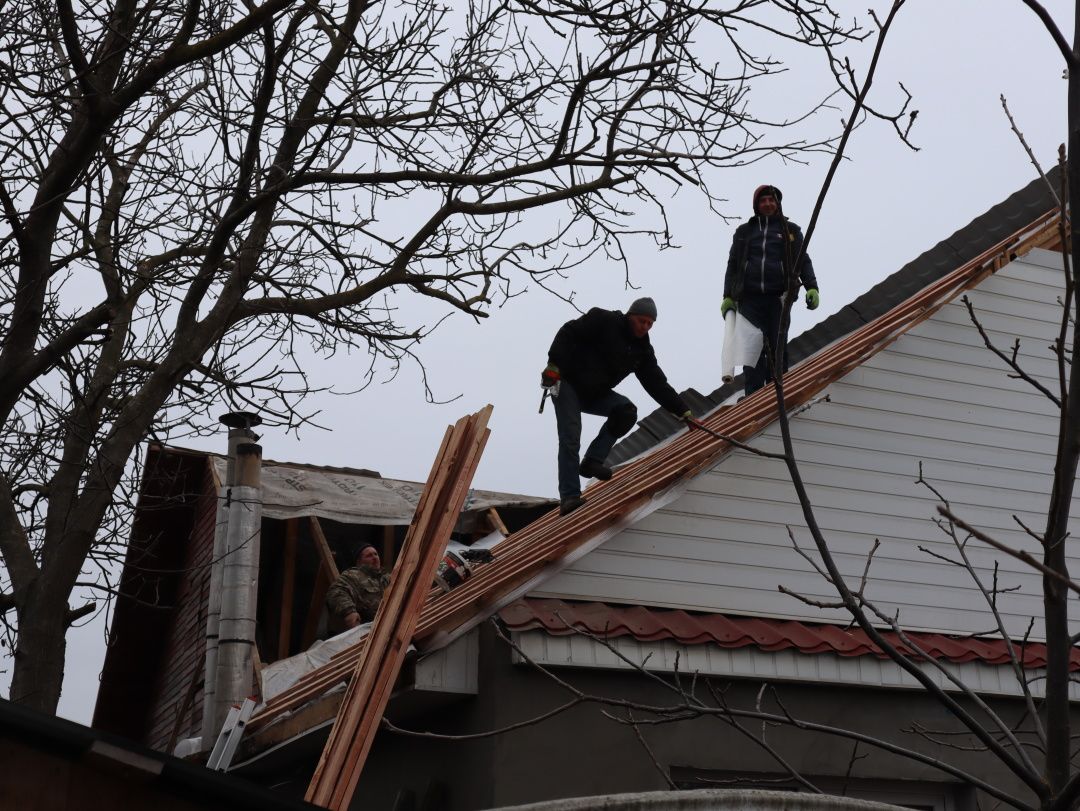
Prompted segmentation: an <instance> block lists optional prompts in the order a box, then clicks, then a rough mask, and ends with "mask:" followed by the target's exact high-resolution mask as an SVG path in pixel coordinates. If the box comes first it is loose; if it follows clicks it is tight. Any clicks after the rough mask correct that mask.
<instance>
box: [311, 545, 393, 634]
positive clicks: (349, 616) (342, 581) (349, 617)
mask: <svg viewBox="0 0 1080 811" xmlns="http://www.w3.org/2000/svg"><path fill="white" fill-rule="evenodd" d="M389 583H390V572H388V571H386V570H385V569H383V568H382V559H381V558H380V557H379V551H378V550H377V549H376V548H375V546H374V544H371V543H364V544H362V545H361V547H360V550H359V552H357V555H356V565H355V566H354V567H352V568H351V569H346V570H345V571H343V572H342V573H341V574H339V575H338V577H337V580H335V581H334V582H333V584H332V585H331V586H330V588H329V589H328V590H327V592H326V608H327V610H328V611H329V612H330V629H331V631H333V632H335V633H341V631H343V630H346V629H348V628H355V627H356V626H357V625H359V624H360V623H362V622H371V621H372V620H373V619H375V612H376V611H378V610H379V603H380V601H381V600H382V596H383V592H384V591H385V590H386V587H387V585H389Z"/></svg>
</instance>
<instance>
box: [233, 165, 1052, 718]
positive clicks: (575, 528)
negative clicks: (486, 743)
mask: <svg viewBox="0 0 1080 811" xmlns="http://www.w3.org/2000/svg"><path fill="white" fill-rule="evenodd" d="M1040 182H1041V181H1040ZM1044 195H1045V199H1044ZM1040 200H1042V202H1041V203H1040ZM1056 213H1057V212H1056V209H1055V207H1054V203H1053V202H1052V201H1051V200H1050V199H1049V195H1047V194H1045V191H1043V192H1042V194H1040V189H1039V188H1038V187H1036V186H1028V187H1027V188H1026V189H1024V190H1022V191H1021V192H1020V193H1019V194H1018V195H1013V196H1012V197H1010V198H1009V200H1007V201H1006V202H1005V203H1003V204H1001V205H1000V206H995V207H994V208H993V209H991V211H990V212H988V213H987V214H986V215H984V216H983V217H981V218H978V219H976V220H975V221H974V222H973V223H972V224H971V225H969V226H968V227H967V228H966V229H962V231H961V232H958V234H964V233H968V232H970V234H969V236H970V239H968V238H966V237H960V236H957V235H954V236H953V237H950V239H949V240H945V243H943V244H946V245H948V246H951V247H945V248H942V247H941V245H939V246H937V247H935V248H934V249H932V250H931V251H929V252H927V253H926V254H924V255H923V257H920V259H919V260H916V261H915V262H914V263H911V264H909V265H908V266H907V267H906V268H905V269H902V270H901V271H900V272H899V273H897V274H894V276H892V277H890V279H889V280H887V281H886V282H885V283H883V285H884V289H883V292H882V293H881V295H882V296H885V297H886V298H887V302H886V301H881V302H874V301H872V300H871V299H872V298H873V296H874V291H873V290H872V291H871V292H870V293H868V294H867V295H866V296H863V297H861V298H860V299H857V300H856V302H854V303H853V304H852V305H849V307H848V308H845V310H844V311H842V312H841V313H840V314H838V316H839V318H838V319H837V316H834V317H833V318H831V319H827V320H826V322H824V323H825V324H826V325H827V326H826V327H824V328H823V329H822V330H817V328H815V330H811V331H810V333H813V334H812V335H810V336H809V337H806V336H803V337H802V338H800V339H798V340H797V341H796V342H794V344H795V348H796V349H797V352H796V353H793V360H794V361H795V363H794V364H793V366H792V368H791V369H790V371H788V372H787V373H786V374H785V375H784V389H785V392H784V394H785V405H786V407H787V409H788V410H789V411H790V410H794V409H797V408H798V407H799V406H801V405H804V404H806V403H808V402H811V401H812V400H813V398H815V397H816V396H817V395H818V394H820V393H821V392H822V391H823V390H824V389H825V388H826V387H827V386H828V385H829V384H831V383H832V382H834V381H836V380H838V379H840V378H841V377H843V376H844V375H846V374H847V373H848V372H850V371H851V370H852V369H854V368H856V367H858V366H859V365H860V364H862V363H864V362H865V361H867V360H868V359H869V358H871V357H873V356H874V355H875V354H876V353H877V352H879V351H880V350H881V349H883V348H885V347H886V346H888V345H889V344H891V343H892V342H893V341H895V340H896V339H897V338H898V337H900V336H901V335H903V334H904V333H905V332H907V331H908V330H910V329H911V328H913V327H914V326H916V325H917V324H920V323H922V321H924V320H925V319H927V318H929V317H930V316H932V315H933V314H934V313H935V312H937V311H938V310H939V309H940V308H941V307H943V306H945V305H946V304H947V303H948V302H950V301H952V300H953V299H955V298H956V297H957V296H959V295H961V294H962V293H963V292H964V291H965V290H967V289H970V288H972V287H974V286H976V285H978V284H979V282H980V281H982V280H983V279H984V278H985V277H986V276H988V275H990V274H992V273H993V272H994V271H996V270H997V269H999V268H1001V267H1002V266H1003V265H1005V264H1007V263H1008V262H1010V261H1012V260H1013V259H1015V258H1016V257H1017V256H1020V255H1023V254H1025V253H1027V252H1028V251H1030V250H1032V249H1033V248H1036V247H1050V246H1054V245H1055V244H1056V241H1057V240H1058V231H1057V225H1056ZM1025 218H1027V219H1025ZM980 229H981V230H984V231H986V233H987V234H988V235H994V236H985V237H983V236H979V235H977V234H976V231H979V230H980ZM1009 229H1012V230H1009ZM950 240H951V241H950ZM987 241H989V243H990V244H988V245H986V244H985V243H987ZM984 245H985V247H983V249H982V250H976V248H977V246H984ZM973 251H974V255H971V254H972V252H973ZM925 257H930V258H929V259H926V260H925V261H923V260H924V258H925ZM963 257H968V258H967V259H963ZM954 263H958V264H954ZM950 266H951V268H950ZM946 269H948V270H947V272H944V271H945V270H946ZM879 287H882V286H881V285H879ZM875 289H877V288H875ZM886 303H888V304H890V305H891V306H888V307H886ZM883 307H884V308H885V310H884V311H883V312H881V314H880V315H878V316H877V317H873V316H871V315H869V313H871V312H876V311H879V310H881V308H883ZM852 308H855V309H852ZM858 308H862V310H863V311H865V313H866V314H865V315H863V314H860V311H859V309H858ZM834 319H837V320H835V321H834ZM850 319H855V321H856V322H857V323H855V324H852V322H851V320H850ZM867 319H870V320H867ZM830 322H832V323H831V324H830ZM849 324H851V326H849ZM826 345H827V346H828V347H829V351H828V352H821V351H820V350H821V349H822V348H823V347H824V346H826ZM776 415H777V403H776V394H775V390H774V389H773V388H772V387H765V388H763V389H760V390H759V391H757V392H755V393H754V394H752V395H750V396H748V397H746V398H744V399H743V400H741V401H740V402H739V403H737V404H736V405H734V406H731V407H729V408H726V409H718V410H715V411H714V412H713V413H711V414H710V415H708V416H707V417H705V419H704V420H703V423H704V424H705V425H706V427H708V428H709V429H710V430H711V431H712V432H715V433H716V434H719V435H721V436H723V437H731V438H733V439H735V440H738V441H742V442H745V441H747V440H749V439H751V438H753V437H754V436H756V435H757V434H758V433H760V432H761V431H762V430H764V429H765V428H766V427H767V426H769V425H770V424H771V423H772V422H773V421H774V420H775V419H776ZM649 419H651V418H647V419H646V420H645V422H648V421H649ZM668 419H671V418H668ZM672 422H673V424H674V420H673V419H672ZM655 441H656V440H653V442H652V444H655ZM732 448H733V445H732V444H731V443H730V442H728V441H727V440H726V439H722V438H718V437H716V436H713V435H709V434H706V433H704V432H701V431H690V430H686V429H685V428H684V429H681V430H680V432H679V433H677V434H675V435H674V438H673V439H672V441H670V442H668V443H666V444H663V445H661V446H660V447H657V448H655V449H653V450H652V451H651V452H649V453H647V454H644V455H643V456H641V457H639V458H637V459H634V460H632V461H630V462H628V463H627V464H626V465H624V466H622V467H621V468H620V469H619V470H618V471H617V472H616V474H615V475H614V476H613V477H612V478H611V479H610V480H609V481H604V482H595V483H593V484H592V485H591V486H590V487H589V488H588V489H587V490H586V493H585V495H586V497H587V502H586V504H585V505H584V506H582V507H581V508H579V509H578V510H576V511H575V512H573V513H572V514H570V515H568V516H559V514H558V511H556V510H552V511H550V512H548V513H547V514H546V515H544V516H543V517H541V518H539V519H537V520H536V521H534V522H533V523H531V524H529V525H528V526H526V527H524V528H523V529H521V530H519V531H518V532H515V533H513V534H511V535H510V536H508V537H507V538H505V539H504V540H503V541H502V542H500V543H499V544H498V545H497V546H495V547H494V548H493V550H492V551H493V553H494V555H495V561H494V562H493V563H491V564H488V565H486V566H483V567H481V568H479V569H478V570H477V571H476V574H475V575H474V576H473V577H472V578H471V579H469V580H468V581H466V582H465V583H464V584H462V585H461V586H459V587H458V588H457V589H455V590H453V591H451V592H449V593H446V594H443V593H440V592H438V591H435V590H433V591H432V592H430V593H429V595H428V598H427V602H426V603H425V606H424V610H423V613H422V615H421V617H420V621H419V623H418V624H417V628H416V634H415V636H414V638H413V641H414V644H416V645H417V646H418V647H419V648H421V650H425V651H430V650H434V649H437V648H439V647H442V646H444V645H446V644H448V643H449V642H450V641H452V640H453V639H455V638H457V637H458V636H460V635H461V634H463V633H465V632H466V631H468V630H469V629H471V628H473V627H475V626H476V625H477V624H479V623H480V622H481V621H483V619H484V618H486V617H488V616H490V615H491V614H492V613H494V612H496V611H498V610H499V609H501V608H503V607H504V606H506V605H508V604H510V603H511V602H513V601H514V600H516V599H518V598H520V597H522V596H524V595H525V594H527V593H528V592H529V591H531V590H533V589H534V588H536V587H537V586H539V585H540V584H541V583H543V582H544V581H545V580H546V579H548V578H549V577H551V576H552V575H553V574H555V573H556V572H558V571H560V570H561V569H562V568H565V567H566V566H567V565H569V564H571V563H572V562H574V561H576V560H578V559H580V558H581V557H583V556H584V555H586V554H588V553H589V552H590V551H592V550H593V549H596V548H597V547H598V546H600V545H601V544H603V543H604V542H605V541H606V540H608V539H610V538H612V537H614V536H615V535H616V534H618V533H619V532H621V531H622V530H623V529H625V528H626V527H629V526H631V525H633V524H634V523H636V522H638V521H640V520H641V519H643V518H644V517H645V516H647V515H649V514H651V513H652V512H654V511H655V510H657V509H659V508H660V507H662V506H664V505H665V504H667V503H670V502H671V501H673V500H674V499H675V498H677V497H678V496H679V495H681V493H682V492H683V491H684V490H685V488H686V487H687V486H688V485H689V482H690V481H691V480H692V479H693V478H694V477H695V476H697V475H698V474H699V473H701V472H703V471H705V470H707V469H710V468H711V467H712V466H714V465H715V464H716V463H717V462H718V461H719V460H720V459H721V458H722V457H724V456H725V455H726V454H728V453H730V451H731V450H732ZM363 646H364V641H363V640H361V641H360V642H358V643H357V644H356V645H355V646H353V647H352V648H350V649H348V650H346V651H342V652H341V653H340V654H339V655H338V656H337V658H336V659H335V660H333V661H331V662H329V663H328V664H327V665H325V666H323V667H322V668H320V669H318V670H315V671H313V672H311V673H309V674H307V675H306V676H305V677H303V678H302V679H300V680H299V681H298V682H297V683H296V684H295V685H293V687H292V688H290V689H289V690H287V691H285V692H283V693H281V694H280V695H278V696H276V697H275V698H273V699H271V700H270V701H269V702H268V703H267V705H266V706H265V707H264V708H262V709H261V710H260V711H259V712H258V713H257V714H256V715H255V716H253V717H252V719H251V721H250V722H249V724H248V729H249V730H252V731H254V730H256V729H258V728H259V727H261V726H264V725H266V724H270V723H272V722H274V721H275V720H277V719H279V718H281V717H282V716H284V714H285V713H287V712H289V711H291V710H293V709H296V708H297V707H299V706H301V705H303V704H304V703H306V702H307V701H309V700H311V699H313V698H315V697H317V696H319V695H321V694H322V693H324V692H325V691H326V690H327V689H328V688H329V687H331V686H333V685H335V684H337V683H339V682H340V681H341V680H342V679H344V678H348V676H349V674H351V673H352V672H353V670H354V669H355V666H356V662H357V661H358V659H359V658H360V656H361V654H362V650H363Z"/></svg>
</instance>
